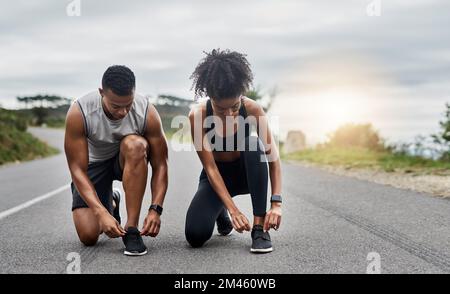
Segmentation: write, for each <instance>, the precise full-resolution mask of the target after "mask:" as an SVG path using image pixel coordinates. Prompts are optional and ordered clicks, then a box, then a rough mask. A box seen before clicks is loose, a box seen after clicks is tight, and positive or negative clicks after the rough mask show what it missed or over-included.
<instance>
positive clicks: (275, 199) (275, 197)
mask: <svg viewBox="0 0 450 294" xmlns="http://www.w3.org/2000/svg"><path fill="white" fill-rule="evenodd" d="M270 202H271V203H272V202H279V203H282V202H283V200H282V198H281V195H272V197H270Z"/></svg>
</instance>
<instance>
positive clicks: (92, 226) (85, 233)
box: [72, 208, 102, 246]
mask: <svg viewBox="0 0 450 294" xmlns="http://www.w3.org/2000/svg"><path fill="white" fill-rule="evenodd" d="M72 216H73V222H74V224H75V229H76V230H77V234H78V238H80V241H81V242H82V243H83V244H84V245H86V246H94V245H95V244H96V243H97V241H98V237H99V235H100V234H101V233H102V232H101V230H100V226H99V224H98V221H97V218H96V217H95V215H94V213H93V212H92V210H91V209H90V208H77V209H75V210H74V211H73V212H72Z"/></svg>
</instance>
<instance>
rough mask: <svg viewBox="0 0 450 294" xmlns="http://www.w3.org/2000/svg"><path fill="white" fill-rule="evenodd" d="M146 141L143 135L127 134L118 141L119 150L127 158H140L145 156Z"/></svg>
mask: <svg viewBox="0 0 450 294" xmlns="http://www.w3.org/2000/svg"><path fill="white" fill-rule="evenodd" d="M147 149H148V143H147V140H146V139H145V138H144V137H141V136H138V135H128V136H126V137H125V138H123V139H122V142H121V143H120V152H121V153H122V154H123V155H124V157H125V158H127V159H132V160H133V159H136V160H141V159H142V158H146V157H147Z"/></svg>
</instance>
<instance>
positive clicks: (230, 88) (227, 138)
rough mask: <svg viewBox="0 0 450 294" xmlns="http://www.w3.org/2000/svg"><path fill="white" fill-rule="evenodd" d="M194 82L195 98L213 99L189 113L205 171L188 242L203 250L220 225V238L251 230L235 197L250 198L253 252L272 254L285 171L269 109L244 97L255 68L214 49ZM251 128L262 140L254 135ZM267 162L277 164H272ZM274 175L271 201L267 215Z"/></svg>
mask: <svg viewBox="0 0 450 294" xmlns="http://www.w3.org/2000/svg"><path fill="white" fill-rule="evenodd" d="M191 79H193V81H194V82H193V88H195V95H196V98H197V97H204V96H207V97H209V99H208V100H207V101H206V102H203V103H200V104H199V105H198V107H196V108H194V109H193V110H192V111H191V112H190V114H189V119H190V123H191V133H192V137H193V141H194V145H195V147H196V150H197V154H198V156H199V158H200V161H201V162H202V164H203V170H202V172H201V174H200V180H199V185H198V190H197V193H196V194H195V196H194V198H193V199H192V202H191V204H190V206H189V209H188V212H187V216H186V227H185V234H186V239H187V241H188V242H189V244H190V245H191V246H192V247H201V246H202V245H203V244H204V243H205V242H206V241H207V240H209V239H210V238H211V235H212V233H213V230H214V224H215V223H216V222H217V227H218V231H219V233H220V234H221V235H228V234H230V233H231V231H232V230H233V228H234V229H235V230H236V231H237V232H239V233H242V232H243V231H250V229H251V227H250V223H249V221H248V219H247V218H246V216H245V215H244V214H242V212H241V211H240V210H239V209H238V207H237V206H236V204H235V203H234V201H233V198H232V197H234V196H236V195H239V194H250V195H251V199H252V205H253V215H254V217H253V227H252V229H251V231H252V232H251V237H252V247H251V250H250V251H251V252H253V253H267V252H271V251H272V243H271V239H270V235H269V232H268V231H269V229H272V228H273V229H275V230H277V229H278V228H279V227H280V222H281V168H280V160H279V157H278V150H277V147H276V146H275V144H272V143H273V138H272V135H271V133H270V129H269V128H268V126H267V119H266V117H265V113H264V110H263V109H262V108H261V106H259V105H258V104H257V103H256V102H255V101H253V100H251V99H249V98H247V97H244V96H243V94H244V93H246V92H247V91H248V89H249V87H250V85H251V83H252V79H253V74H252V72H251V69H250V64H249V63H248V61H247V59H246V58H245V55H243V54H241V53H238V52H232V51H230V50H220V49H217V50H212V52H210V53H206V57H205V58H204V59H203V60H201V61H200V63H199V64H198V65H197V67H196V69H195V71H194V73H193V74H192V76H191ZM248 121H251V122H253V123H250V124H249V123H248ZM252 127H253V128H256V131H257V132H258V137H256V136H251V128H252ZM261 130H263V131H264V133H261ZM204 138H205V139H204ZM266 156H267V157H266ZM267 158H272V160H269V163H267V161H268V160H267ZM267 165H268V166H269V173H268V172H267ZM269 175H270V181H271V188H272V197H271V208H270V210H269V211H268V212H266V208H267V186H268V178H269ZM227 211H228V212H229V214H230V216H231V220H230V217H229V216H228V213H227Z"/></svg>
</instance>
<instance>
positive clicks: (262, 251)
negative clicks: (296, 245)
mask: <svg viewBox="0 0 450 294" xmlns="http://www.w3.org/2000/svg"><path fill="white" fill-rule="evenodd" d="M272 251H273V248H272V247H270V248H265V249H254V248H250V252H251V253H269V252H272Z"/></svg>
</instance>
